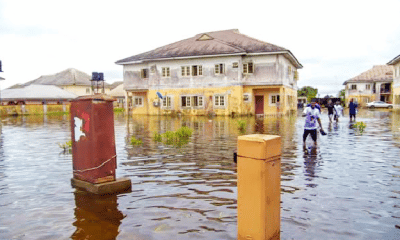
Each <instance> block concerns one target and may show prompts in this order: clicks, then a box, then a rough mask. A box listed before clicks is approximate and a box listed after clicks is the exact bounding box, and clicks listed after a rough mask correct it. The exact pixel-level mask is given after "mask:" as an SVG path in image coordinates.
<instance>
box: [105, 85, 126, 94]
mask: <svg viewBox="0 0 400 240" xmlns="http://www.w3.org/2000/svg"><path fill="white" fill-rule="evenodd" d="M108 95H110V96H113V97H125V90H124V84H123V83H121V84H120V85H118V86H117V87H116V88H114V89H113V90H111V91H110V93H108Z"/></svg>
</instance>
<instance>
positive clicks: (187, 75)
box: [181, 66, 191, 77]
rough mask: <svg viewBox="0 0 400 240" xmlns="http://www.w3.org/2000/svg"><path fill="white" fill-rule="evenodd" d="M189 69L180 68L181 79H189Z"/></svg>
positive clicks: (185, 67) (187, 67) (186, 67)
mask: <svg viewBox="0 0 400 240" xmlns="http://www.w3.org/2000/svg"><path fill="white" fill-rule="evenodd" d="M190 69H191V67H190V66H181V75H182V77H190V76H191V72H190Z"/></svg>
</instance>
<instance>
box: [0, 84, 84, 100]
mask: <svg viewBox="0 0 400 240" xmlns="http://www.w3.org/2000/svg"><path fill="white" fill-rule="evenodd" d="M76 97H77V95H75V94H73V93H70V92H67V91H65V90H63V89H61V88H59V87H56V86H53V85H35V84H33V85H29V86H26V87H24V88H16V89H5V90H3V91H1V99H2V100H8V101H10V100H11V101H15V100H70V99H74V98H76Z"/></svg>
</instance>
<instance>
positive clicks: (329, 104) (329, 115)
mask: <svg viewBox="0 0 400 240" xmlns="http://www.w3.org/2000/svg"><path fill="white" fill-rule="evenodd" d="M326 107H327V108H328V117H329V122H332V118H333V117H334V111H333V109H334V108H335V106H334V105H333V103H332V100H330V99H329V101H328V105H327V106H326Z"/></svg>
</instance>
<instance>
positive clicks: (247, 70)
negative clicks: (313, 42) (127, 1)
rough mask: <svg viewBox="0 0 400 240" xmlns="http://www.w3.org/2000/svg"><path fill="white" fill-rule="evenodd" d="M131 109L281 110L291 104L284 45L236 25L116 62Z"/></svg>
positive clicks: (293, 94)
mask: <svg viewBox="0 0 400 240" xmlns="http://www.w3.org/2000/svg"><path fill="white" fill-rule="evenodd" d="M116 64H119V65H122V66H123V73H124V89H125V90H126V98H127V100H126V102H127V105H128V106H129V108H130V109H131V110H132V113H133V114H149V115H164V114H176V113H177V114H182V115H209V114H215V115H243V114H259V115H268V114H286V113H288V112H290V111H291V110H296V107H297V80H298V73H297V69H300V68H302V65H301V64H300V63H299V62H298V61H297V59H296V58H295V57H294V55H293V54H292V53H291V52H290V51H289V50H287V49H284V48H282V47H278V46H275V45H272V44H269V43H265V42H262V41H259V40H256V39H253V38H250V37H248V36H246V35H243V34H240V33H239V32H238V31H237V30H226V31H218V32H209V33H202V34H198V35H196V36H195V37H193V38H189V39H186V40H182V41H179V42H176V43H172V44H169V45H166V46H163V47H160V48H157V49H155V50H152V51H149V52H146V53H142V54H139V55H135V56H132V57H128V58H125V59H122V60H119V61H117V62H116Z"/></svg>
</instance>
